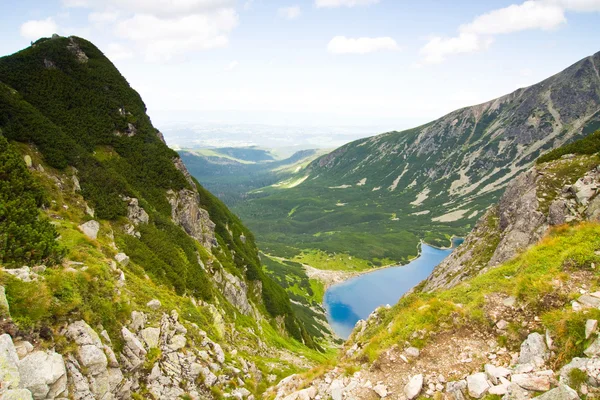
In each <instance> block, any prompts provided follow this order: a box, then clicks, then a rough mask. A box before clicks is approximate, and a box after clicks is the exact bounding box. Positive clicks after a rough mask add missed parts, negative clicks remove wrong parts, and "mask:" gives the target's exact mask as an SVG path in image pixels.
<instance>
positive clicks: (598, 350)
mask: <svg viewBox="0 0 600 400" xmlns="http://www.w3.org/2000/svg"><path fill="white" fill-rule="evenodd" d="M583 354H585V355H586V356H588V357H598V356H600V338H596V340H594V341H593V342H592V344H591V345H589V347H588V348H587V349H585V350H584V351H583Z"/></svg>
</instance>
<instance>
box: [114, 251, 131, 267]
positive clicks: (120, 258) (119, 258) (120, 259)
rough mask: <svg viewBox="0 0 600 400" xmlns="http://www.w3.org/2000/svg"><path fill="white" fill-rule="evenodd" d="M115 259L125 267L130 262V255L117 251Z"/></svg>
mask: <svg viewBox="0 0 600 400" xmlns="http://www.w3.org/2000/svg"><path fill="white" fill-rule="evenodd" d="M115 260H117V262H118V263H119V264H121V265H122V266H124V267H125V266H127V264H129V256H128V255H127V254H125V253H117V255H116V256H115Z"/></svg>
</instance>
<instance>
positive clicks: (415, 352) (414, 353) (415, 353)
mask: <svg viewBox="0 0 600 400" xmlns="http://www.w3.org/2000/svg"><path fill="white" fill-rule="evenodd" d="M420 353H421V352H420V351H419V349H417V348H416V347H409V348H407V349H405V350H404V354H405V355H406V356H407V357H410V358H417V357H419V354H420Z"/></svg>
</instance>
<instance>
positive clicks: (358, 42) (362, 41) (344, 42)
mask: <svg viewBox="0 0 600 400" xmlns="http://www.w3.org/2000/svg"><path fill="white" fill-rule="evenodd" d="M327 50H329V52H330V53H333V54H367V53H373V52H376V51H382V50H399V47H398V44H397V43H396V41H395V40H394V39H392V38H390V37H376V38H369V37H362V38H348V37H345V36H336V37H334V38H333V39H331V41H330V42H329V45H328V46H327Z"/></svg>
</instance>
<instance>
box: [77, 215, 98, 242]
mask: <svg viewBox="0 0 600 400" xmlns="http://www.w3.org/2000/svg"><path fill="white" fill-rule="evenodd" d="M79 229H80V230H81V231H82V232H83V234H84V235H86V236H87V237H89V238H90V239H92V240H96V239H97V238H98V231H99V230H100V223H99V222H98V221H95V220H91V221H88V222H86V223H84V224H81V225H79Z"/></svg>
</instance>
